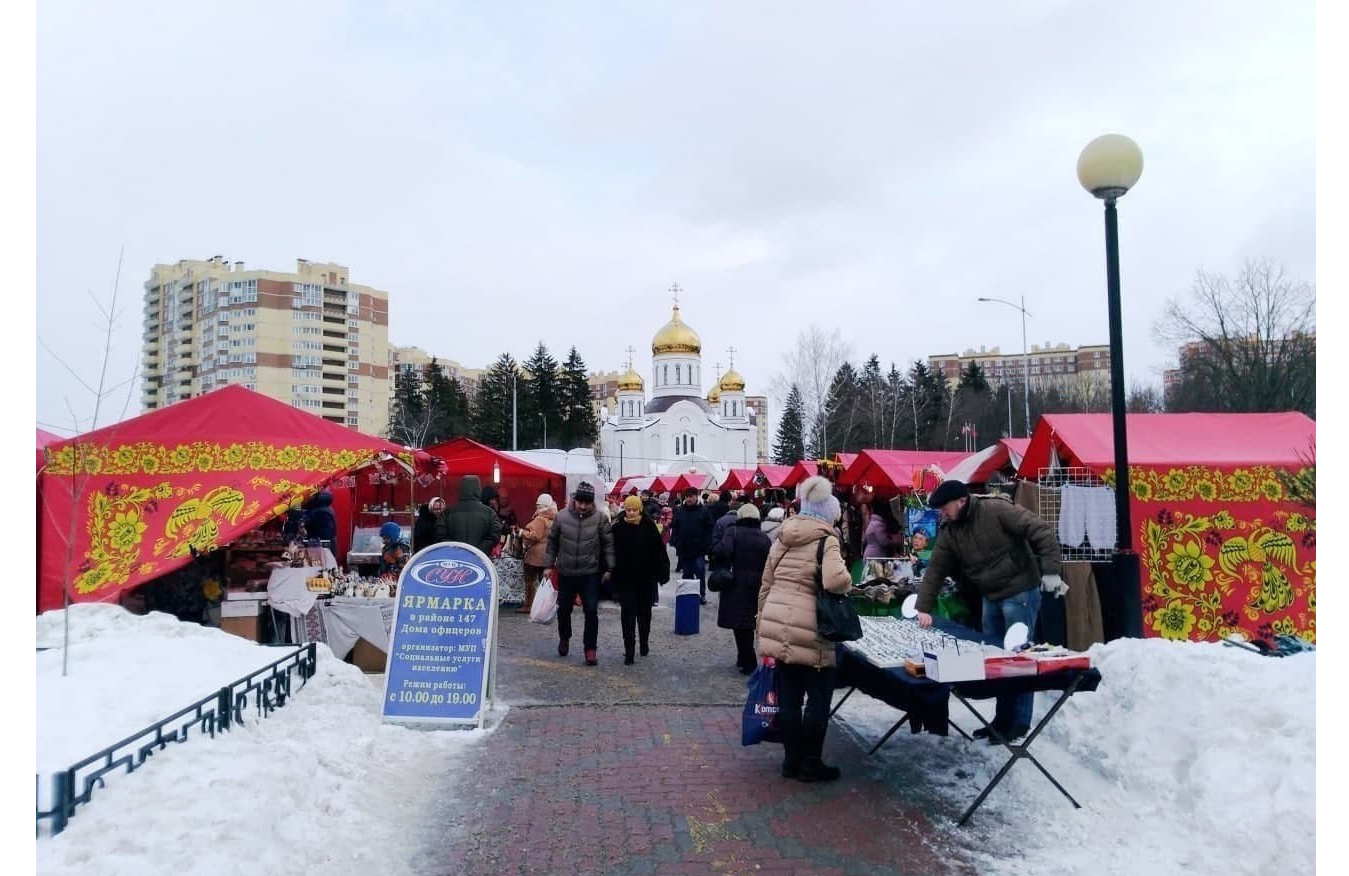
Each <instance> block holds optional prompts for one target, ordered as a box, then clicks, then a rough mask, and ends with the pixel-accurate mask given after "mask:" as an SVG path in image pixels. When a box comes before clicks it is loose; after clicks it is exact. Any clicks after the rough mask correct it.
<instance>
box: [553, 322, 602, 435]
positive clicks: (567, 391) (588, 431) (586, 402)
mask: <svg viewBox="0 0 1349 876" xmlns="http://www.w3.org/2000/svg"><path fill="white" fill-rule="evenodd" d="M558 383H559V387H558V394H559V398H560V399H561V410H560V411H559V412H558V416H559V419H560V420H561V426H560V427H559V429H558V435H559V436H560V437H559V441H560V442H561V447H562V449H564V450H572V449H575V448H577V447H593V446H595V443H596V442H597V441H598V440H599V436H600V426H599V421H598V420H597V419H596V418H595V406H594V401H593V399H592V397H591V392H590V380H589V379H588V376H587V374H586V364H585V360H583V359H582V358H581V354H580V353H578V352H576V348H575V347H572V348H571V350H570V351H569V352H568V353H567V361H566V362H564V363H562V369H561V372H560V373H559V378H558ZM550 434H551V433H550Z"/></svg>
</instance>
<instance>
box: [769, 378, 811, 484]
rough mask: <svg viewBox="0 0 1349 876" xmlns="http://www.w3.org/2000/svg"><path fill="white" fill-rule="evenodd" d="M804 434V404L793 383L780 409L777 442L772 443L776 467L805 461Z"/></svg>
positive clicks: (799, 392) (799, 391) (798, 390)
mask: <svg viewBox="0 0 1349 876" xmlns="http://www.w3.org/2000/svg"><path fill="white" fill-rule="evenodd" d="M805 433H806V422H805V403H804V402H803V401H802V399H801V390H800V389H799V388H798V387H797V386H796V384H794V383H793V384H792V388H791V390H790V391H789V392H788V393H787V401H786V403H785V404H784V405H783V408H782V417H781V419H779V420H778V435H777V440H776V441H775V442H774V443H773V462H775V463H777V464H778V465H795V464H796V463H798V462H800V461H801V460H803V459H805V458H806V438H805Z"/></svg>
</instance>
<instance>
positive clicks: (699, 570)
mask: <svg viewBox="0 0 1349 876" xmlns="http://www.w3.org/2000/svg"><path fill="white" fill-rule="evenodd" d="M678 571H680V572H682V573H683V574H684V577H685V578H697V579H698V597H699V599H701V600H702V601H703V602H706V601H707V557H705V556H703V555H702V554H699V555H698V556H696V557H680V558H679V569H678Z"/></svg>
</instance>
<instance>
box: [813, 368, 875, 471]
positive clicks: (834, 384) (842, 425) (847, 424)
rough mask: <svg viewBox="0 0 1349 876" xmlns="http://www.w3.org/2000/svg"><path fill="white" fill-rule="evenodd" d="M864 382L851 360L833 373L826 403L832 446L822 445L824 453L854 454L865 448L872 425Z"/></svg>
mask: <svg viewBox="0 0 1349 876" xmlns="http://www.w3.org/2000/svg"><path fill="white" fill-rule="evenodd" d="M864 407H865V403H864V399H863V398H862V387H861V381H860V380H859V379H858V376H857V370H856V369H855V368H853V367H852V363H851V362H844V363H843V364H842V365H840V366H839V369H838V370H837V371H835V372H834V379H833V380H831V381H830V383H829V396H828V398H827V399H826V400H825V404H824V417H825V421H826V423H827V428H828V435H829V446H827V447H822V448H821V455H822V456H823V455H825V454H831V453H855V452H857V451H858V450H862V449H865V448H864V447H863V445H864V444H865V443H866V437H867V432H868V430H869V424H868V423H866V422H865V412H864Z"/></svg>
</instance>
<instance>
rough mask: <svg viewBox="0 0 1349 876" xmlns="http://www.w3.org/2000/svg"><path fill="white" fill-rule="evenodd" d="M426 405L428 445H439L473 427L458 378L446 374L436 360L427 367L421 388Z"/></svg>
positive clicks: (466, 432) (465, 433)
mask: <svg viewBox="0 0 1349 876" xmlns="http://www.w3.org/2000/svg"><path fill="white" fill-rule="evenodd" d="M423 392H424V395H425V398H426V405H427V407H428V408H429V409H430V410H431V412H432V415H433V416H432V420H431V429H430V432H429V434H428V435H427V439H426V443H427V445H428V446H429V445H431V444H438V443H440V442H441V441H446V440H448V439H450V438H457V437H459V436H460V435H467V434H469V432H470V431H471V430H472V423H471V421H470V419H469V410H468V399H467V397H466V396H465V395H464V387H463V385H462V384H460V383H459V380H458V379H457V378H454V377H450V376H449V375H447V374H446V373H445V368H444V366H442V365H441V364H440V363H439V362H437V361H436V360H435V359H432V360H431V364H430V365H429V366H428V367H427V369H426V386H425V389H424V391H423Z"/></svg>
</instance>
